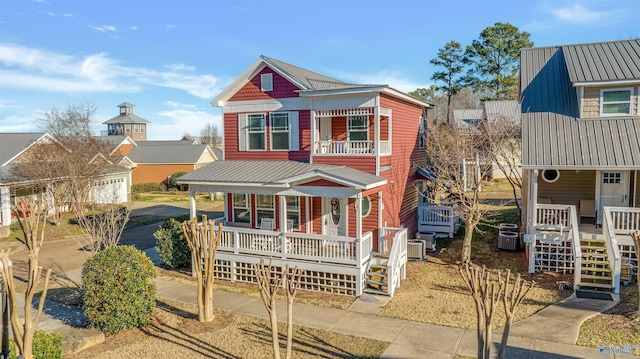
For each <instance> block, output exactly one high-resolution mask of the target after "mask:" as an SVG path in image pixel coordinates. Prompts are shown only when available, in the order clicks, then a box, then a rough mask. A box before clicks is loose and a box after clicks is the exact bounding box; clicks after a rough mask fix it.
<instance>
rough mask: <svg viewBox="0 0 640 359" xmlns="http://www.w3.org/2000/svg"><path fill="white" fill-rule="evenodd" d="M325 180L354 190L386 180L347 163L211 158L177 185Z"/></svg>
mask: <svg viewBox="0 0 640 359" xmlns="http://www.w3.org/2000/svg"><path fill="white" fill-rule="evenodd" d="M316 179H326V180H329V181H332V182H335V183H338V184H341V185H343V186H346V187H350V188H353V189H357V190H365V189H370V188H375V187H378V186H381V185H384V184H386V183H387V180H386V179H385V178H382V177H379V176H376V175H373V174H370V173H366V172H363V171H359V170H356V169H353V168H350V167H347V166H337V165H319V164H310V163H303V162H296V161H268V160H265V161H241V160H223V161H215V162H213V163H211V164H209V165H207V166H205V167H202V168H200V169H197V170H195V171H193V172H190V173H188V174H186V175H184V176H182V177H180V179H179V180H178V183H180V184H188V185H204V186H215V187H237V186H242V187H258V188H265V187H270V188H279V189H286V188H291V187H292V186H293V185H294V184H296V185H299V184H301V183H304V182H305V181H313V180H316Z"/></svg>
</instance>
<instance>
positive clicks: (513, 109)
mask: <svg viewBox="0 0 640 359" xmlns="http://www.w3.org/2000/svg"><path fill="white" fill-rule="evenodd" d="M482 106H483V107H484V118H486V119H487V121H488V122H489V123H491V122H494V121H497V120H499V119H501V118H505V119H507V120H511V121H513V122H520V104H519V103H518V101H515V100H505V101H485V102H484V103H483V104H482Z"/></svg>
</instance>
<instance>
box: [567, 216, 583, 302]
mask: <svg viewBox="0 0 640 359" xmlns="http://www.w3.org/2000/svg"><path fill="white" fill-rule="evenodd" d="M569 212H570V216H571V238H572V241H573V251H574V253H575V254H574V260H573V289H574V290H576V289H578V288H579V285H580V282H581V279H582V277H581V275H580V274H581V272H582V247H581V246H580V230H579V226H578V223H579V222H578V211H577V210H576V206H574V205H571V206H569Z"/></svg>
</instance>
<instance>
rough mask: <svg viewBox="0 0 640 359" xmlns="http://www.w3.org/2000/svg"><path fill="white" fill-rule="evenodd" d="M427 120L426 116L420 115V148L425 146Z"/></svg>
mask: <svg viewBox="0 0 640 359" xmlns="http://www.w3.org/2000/svg"><path fill="white" fill-rule="evenodd" d="M425 126H426V124H425V120H424V117H420V129H419V130H418V148H424V146H425V133H424V128H425Z"/></svg>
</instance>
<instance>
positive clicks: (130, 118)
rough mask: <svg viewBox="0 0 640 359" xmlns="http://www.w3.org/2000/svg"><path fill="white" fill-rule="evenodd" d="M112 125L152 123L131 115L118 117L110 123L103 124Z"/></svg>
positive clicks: (109, 121)
mask: <svg viewBox="0 0 640 359" xmlns="http://www.w3.org/2000/svg"><path fill="white" fill-rule="evenodd" d="M111 123H151V121H147V120H145V119H144V118H142V117H140V116H137V115H134V114H132V113H131V114H129V115H127V116H116V117H114V118H112V119H110V120H108V121H104V122H103V124H111Z"/></svg>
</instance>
